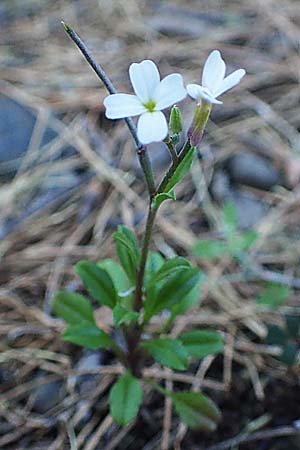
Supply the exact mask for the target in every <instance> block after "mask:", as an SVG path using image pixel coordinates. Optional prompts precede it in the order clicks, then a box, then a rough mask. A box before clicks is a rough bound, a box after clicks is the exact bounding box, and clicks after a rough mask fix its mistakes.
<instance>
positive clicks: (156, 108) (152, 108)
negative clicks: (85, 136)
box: [104, 50, 246, 145]
mask: <svg viewBox="0 0 300 450" xmlns="http://www.w3.org/2000/svg"><path fill="white" fill-rule="evenodd" d="M225 71H226V64H225V62H224V61H223V59H222V57H221V54H220V52H219V51H218V50H214V51H213V52H211V53H210V55H209V56H208V58H207V60H206V62H205V65H204V68H203V73H202V84H201V85H198V84H188V85H187V87H186V88H185V87H184V83H183V78H182V76H181V75H180V74H178V73H173V74H171V75H168V76H166V77H165V78H163V79H162V80H161V79H160V75H159V71H158V69H157V67H156V65H155V63H154V62H153V61H150V60H145V61H142V62H141V63H133V64H131V66H130V67H129V77H130V81H131V84H132V87H133V90H134V92H135V95H130V94H112V95H109V96H108V97H106V98H105V100H104V106H105V107H106V117H107V118H109V119H124V118H126V117H134V116H140V118H139V119H138V123H137V134H138V138H139V140H140V142H141V143H142V144H145V145H146V144H149V143H150V142H157V141H162V140H164V139H165V138H166V137H167V135H168V125H167V121H166V118H165V116H164V114H163V113H162V110H164V109H166V108H168V107H170V106H172V105H174V104H175V103H177V102H180V101H181V100H183V99H184V98H185V97H186V95H187V94H188V95H189V96H190V97H192V98H193V99H195V100H196V101H197V102H198V103H199V102H200V101H201V99H202V100H203V101H204V102H205V103H209V104H221V103H222V102H221V101H219V100H217V97H219V96H220V95H222V94H224V93H225V92H226V91H228V90H229V89H231V88H233V87H234V86H236V85H237V84H238V83H239V82H240V81H241V79H242V78H243V76H244V75H245V73H246V72H245V70H244V69H238V70H236V71H235V72H233V73H231V74H230V75H228V76H227V77H225Z"/></svg>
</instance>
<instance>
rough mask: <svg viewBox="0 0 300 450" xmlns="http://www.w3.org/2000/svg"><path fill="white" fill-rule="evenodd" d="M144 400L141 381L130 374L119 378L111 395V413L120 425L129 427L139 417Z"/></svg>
mask: <svg viewBox="0 0 300 450" xmlns="http://www.w3.org/2000/svg"><path fill="white" fill-rule="evenodd" d="M142 399H143V391H142V388H141V386H140V383H139V381H138V380H137V379H136V378H134V377H133V376H132V375H131V374H130V373H127V374H125V375H123V376H121V377H120V378H119V380H118V381H117V382H116V383H115V384H114V385H113V387H112V388H111V390H110V394H109V404H110V413H111V415H112V417H113V419H114V421H115V422H116V423H117V424H118V425H123V426H125V425H128V424H129V423H130V422H132V420H134V419H135V418H136V416H137V413H138V410H139V407H140V404H141V403H142Z"/></svg>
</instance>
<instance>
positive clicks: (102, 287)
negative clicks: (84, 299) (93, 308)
mask: <svg viewBox="0 0 300 450" xmlns="http://www.w3.org/2000/svg"><path fill="white" fill-rule="evenodd" d="M75 271H76V273H77V274H78V275H79V277H80V278H81V280H82V282H83V284H84V286H85V287H86V289H87V290H88V292H89V293H90V295H91V296H92V297H93V298H94V299H95V300H97V301H98V302H99V303H100V304H102V305H106V306H108V307H110V308H113V307H114V306H115V304H116V301H117V293H116V290H115V287H114V284H113V282H112V279H111V277H110V276H109V275H108V273H107V272H106V271H105V270H103V269H101V268H100V267H99V266H98V265H97V264H95V263H92V262H90V261H80V262H79V263H77V264H76V266H75Z"/></svg>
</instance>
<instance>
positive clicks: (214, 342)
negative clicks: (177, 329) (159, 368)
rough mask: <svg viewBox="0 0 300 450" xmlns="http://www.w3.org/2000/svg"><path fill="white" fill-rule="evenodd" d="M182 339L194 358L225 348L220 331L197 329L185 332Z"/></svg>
mask: <svg viewBox="0 0 300 450" xmlns="http://www.w3.org/2000/svg"><path fill="white" fill-rule="evenodd" d="M180 341H181V343H182V345H183V346H184V348H185V349H186V351H187V352H188V354H189V355H190V356H191V357H193V358H204V357H205V356H207V355H214V354H215V353H219V352H221V351H222V350H223V346H224V344H223V339H222V337H221V336H220V334H219V333H216V332H214V331H209V330H195V331H190V332H188V333H184V334H182V335H181V336H180Z"/></svg>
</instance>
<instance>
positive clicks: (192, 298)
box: [171, 274, 205, 318]
mask: <svg viewBox="0 0 300 450" xmlns="http://www.w3.org/2000/svg"><path fill="white" fill-rule="evenodd" d="M204 278H205V277H204V276H202V274H201V279H200V281H202V280H204ZM199 300H200V289H199V286H195V287H194V288H193V289H192V290H191V291H190V292H189V293H188V294H187V295H185V296H184V297H183V298H182V299H181V300H180V303H177V305H174V306H172V308H171V314H172V316H173V317H174V318H175V317H176V316H178V315H180V314H184V313H185V312H186V311H188V310H189V309H190V308H192V307H193V306H195V305H196V304H197V303H198V301H199Z"/></svg>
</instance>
